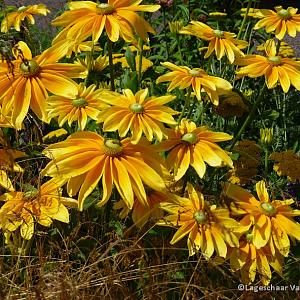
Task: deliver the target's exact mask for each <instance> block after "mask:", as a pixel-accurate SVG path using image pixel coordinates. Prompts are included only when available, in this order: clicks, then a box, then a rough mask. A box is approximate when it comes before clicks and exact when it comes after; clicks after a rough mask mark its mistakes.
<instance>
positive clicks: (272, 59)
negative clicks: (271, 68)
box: [268, 56, 281, 65]
mask: <svg viewBox="0 0 300 300" xmlns="http://www.w3.org/2000/svg"><path fill="white" fill-rule="evenodd" d="M268 60H269V61H270V62H271V63H272V64H274V65H280V64H281V57H280V56H270V57H268Z"/></svg>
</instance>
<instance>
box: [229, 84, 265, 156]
mask: <svg viewBox="0 0 300 300" xmlns="http://www.w3.org/2000/svg"><path fill="white" fill-rule="evenodd" d="M266 88H267V85H266V83H264V85H263V88H262V89H261V91H260V94H259V95H258V97H257V98H256V101H255V102H254V104H253V106H252V109H251V111H250V112H249V114H248V116H247V118H246V119H245V121H244V123H243V125H242V126H241V128H240V130H239V131H238V133H237V135H236V136H235V137H234V139H233V141H232V144H231V146H230V148H229V150H230V151H231V150H232V149H233V147H234V146H235V144H236V143H237V141H238V140H239V138H240V137H241V135H242V134H243V132H244V131H245V129H246V127H247V126H248V124H249V123H250V122H251V121H252V118H253V116H254V114H255V112H256V109H257V107H258V105H259V104H260V102H261V101H262V99H263V96H264V93H265V91H266Z"/></svg>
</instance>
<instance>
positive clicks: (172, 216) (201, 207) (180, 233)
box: [158, 184, 239, 259]
mask: <svg viewBox="0 0 300 300" xmlns="http://www.w3.org/2000/svg"><path fill="white" fill-rule="evenodd" d="M188 194H189V197H188V198H181V197H178V198H177V200H176V202H173V203H161V204H160V207H161V208H162V209H163V210H165V211H167V212H168V213H169V215H167V216H165V217H164V218H163V219H162V220H161V221H159V222H158V225H167V226H176V227H178V226H179V229H178V230H177V232H176V233H175V234H174V236H173V238H172V240H171V242H170V243H171V244H172V245H173V244H175V243H177V242H178V241H179V240H181V239H182V238H183V237H185V236H186V235H188V240H187V245H188V249H189V255H190V256H191V255H194V254H195V253H196V252H197V251H199V250H201V252H202V253H203V255H204V257H205V258H206V259H209V258H210V257H211V256H212V255H213V253H214V252H216V253H217V255H218V256H220V257H224V258H225V257H226V255H227V246H228V245H229V246H231V247H236V246H237V245H238V238H237V236H236V235H235V232H234V231H235V229H236V228H237V227H239V224H238V222H236V221H235V220H234V219H231V218H230V217H229V211H228V210H227V209H225V208H217V207H216V205H210V204H209V203H208V202H207V201H205V200H204V196H203V194H201V193H200V192H197V191H196V190H195V189H194V188H193V186H192V185H191V184H188Z"/></svg>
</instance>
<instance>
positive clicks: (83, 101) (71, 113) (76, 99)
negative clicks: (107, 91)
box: [47, 83, 108, 130]
mask: <svg viewBox="0 0 300 300" xmlns="http://www.w3.org/2000/svg"><path fill="white" fill-rule="evenodd" d="M47 101H48V106H49V108H48V114H49V118H55V117H58V125H59V126H60V127H62V126H63V124H64V123H65V122H67V121H68V124H69V126H71V124H72V123H73V122H76V121H77V123H78V127H79V128H80V130H84V128H85V126H86V124H87V121H88V118H91V119H93V120H97V118H98V115H99V113H100V111H101V109H103V108H106V107H107V106H108V105H106V104H105V103H103V102H102V101H101V100H100V90H96V85H94V84H93V85H91V86H89V87H85V86H84V84H83V83H81V84H79V85H77V91H76V93H74V94H73V95H72V96H70V94H69V95H68V94H66V95H65V96H56V95H54V96H50V97H49V98H48V99H47Z"/></svg>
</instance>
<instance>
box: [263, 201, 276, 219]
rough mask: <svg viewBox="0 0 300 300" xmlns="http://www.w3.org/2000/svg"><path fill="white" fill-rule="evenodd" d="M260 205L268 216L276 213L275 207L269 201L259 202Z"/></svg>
mask: <svg viewBox="0 0 300 300" xmlns="http://www.w3.org/2000/svg"><path fill="white" fill-rule="evenodd" d="M260 207H261V208H262V209H263V210H264V212H265V213H266V214H267V215H269V216H271V215H274V214H276V208H275V207H274V206H273V205H272V204H271V203H269V202H262V203H261V204H260Z"/></svg>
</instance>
